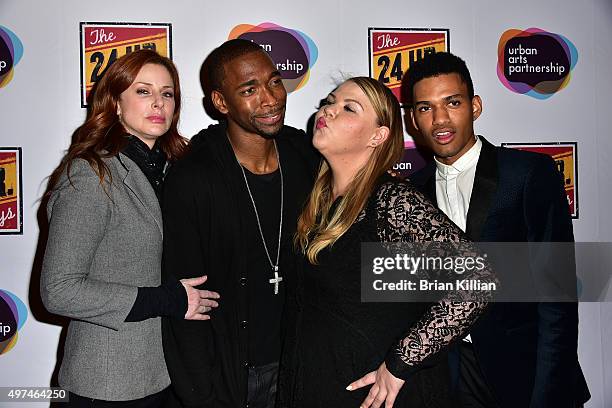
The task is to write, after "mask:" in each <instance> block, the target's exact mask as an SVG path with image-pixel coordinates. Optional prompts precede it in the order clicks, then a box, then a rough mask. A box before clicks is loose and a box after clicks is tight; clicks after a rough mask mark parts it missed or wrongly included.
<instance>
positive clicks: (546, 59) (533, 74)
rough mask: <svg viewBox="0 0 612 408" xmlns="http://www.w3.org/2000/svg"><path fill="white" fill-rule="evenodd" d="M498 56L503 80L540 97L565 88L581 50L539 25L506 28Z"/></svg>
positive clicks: (506, 85) (545, 97)
mask: <svg viewBox="0 0 612 408" xmlns="http://www.w3.org/2000/svg"><path fill="white" fill-rule="evenodd" d="M497 55H498V59H497V76H498V77H499V80H500V81H501V83H502V84H503V85H504V86H505V87H506V88H508V89H509V90H511V91H513V92H516V93H520V94H525V95H529V96H531V97H533V98H536V99H548V98H550V97H551V96H552V95H554V94H555V93H557V92H559V91H560V90H561V89H563V88H565V87H566V86H567V85H568V84H569V81H570V78H571V73H572V70H573V69H574V67H575V66H576V62H578V51H577V50H576V47H575V46H574V44H572V42H571V41H570V40H568V39H567V38H565V37H564V36H562V35H560V34H555V33H550V32H548V31H544V30H542V29H539V28H529V29H527V30H518V29H510V30H507V31H505V32H504V33H503V34H502V36H501V38H500V40H499V45H498V47H497Z"/></svg>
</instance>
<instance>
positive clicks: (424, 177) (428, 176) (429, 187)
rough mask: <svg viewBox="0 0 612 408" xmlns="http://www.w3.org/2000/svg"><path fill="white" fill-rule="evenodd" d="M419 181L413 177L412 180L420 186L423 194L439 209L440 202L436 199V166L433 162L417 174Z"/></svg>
mask: <svg viewBox="0 0 612 408" xmlns="http://www.w3.org/2000/svg"><path fill="white" fill-rule="evenodd" d="M417 176H418V179H416V178H414V177H415V176H414V175H413V176H411V180H412V181H413V182H414V183H415V184H416V185H417V186H420V187H419V189H420V190H421V192H422V193H423V194H424V195H425V196H426V197H427V198H429V199H430V200H431V202H432V203H433V204H434V205H435V206H436V208H437V207H438V202H437V198H436V164H435V162H434V161H433V160H432V161H431V162H429V163H427V164H426V165H425V167H424V168H423V170H421V171H420V172H418V173H417Z"/></svg>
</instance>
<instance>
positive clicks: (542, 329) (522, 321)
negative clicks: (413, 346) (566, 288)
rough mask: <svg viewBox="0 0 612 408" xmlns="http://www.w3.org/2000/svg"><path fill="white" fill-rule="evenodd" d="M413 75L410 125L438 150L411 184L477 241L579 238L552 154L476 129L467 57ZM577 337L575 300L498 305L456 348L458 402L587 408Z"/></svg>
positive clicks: (477, 102) (418, 67)
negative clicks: (507, 143)
mask: <svg viewBox="0 0 612 408" xmlns="http://www.w3.org/2000/svg"><path fill="white" fill-rule="evenodd" d="M407 75H408V77H407V78H408V82H407V85H408V89H407V91H408V95H410V96H411V97H412V104H411V108H410V115H411V119H412V124H413V125H414V127H415V128H416V130H418V131H419V132H420V133H421V136H422V140H423V143H424V144H425V145H426V146H427V147H429V148H430V149H431V150H432V151H433V153H434V161H433V162H432V163H430V164H429V165H428V166H426V167H425V168H424V169H422V170H421V171H419V172H418V173H416V174H414V175H413V176H412V181H413V182H414V183H415V184H416V185H417V186H418V187H419V188H421V190H422V191H423V192H424V193H425V194H426V195H428V196H429V197H430V198H431V199H432V201H433V202H434V203H436V204H437V205H438V207H439V208H440V209H441V210H442V211H444V213H446V214H447V215H448V216H449V218H450V219H451V220H452V221H453V222H455V223H456V224H457V225H458V226H459V227H460V228H462V229H463V230H464V231H465V232H466V234H467V235H468V236H469V237H470V238H471V239H472V240H474V241H481V242H573V240H574V236H573V230H572V220H571V217H570V215H569V210H568V204H567V199H566V196H565V193H564V191H563V184H562V181H561V177H560V175H559V173H558V172H557V171H556V168H555V165H554V162H553V160H552V159H551V158H550V157H548V156H546V155H541V154H536V153H530V152H523V151H518V150H513V149H505V148H500V147H495V146H493V145H492V144H490V143H489V142H488V141H487V140H485V139H484V138H483V137H482V136H476V135H475V133H474V129H473V122H474V121H475V120H476V119H477V118H478V117H479V116H480V114H481V112H482V100H481V98H480V97H479V96H478V95H474V87H473V84H472V80H471V77H470V73H469V71H468V69H467V67H466V65H465V62H464V61H463V60H461V59H460V58H458V57H456V56H454V55H452V54H450V53H435V54H431V55H428V56H426V57H425V58H423V59H422V60H420V61H418V62H415V63H413V64H412V66H411V67H410V70H409V71H408V74H407ZM546 264H547V263H544V265H543V267H544V268H546ZM548 266H549V267H550V265H548ZM502 284H503V282H502ZM577 343H578V307H577V304H576V303H573V302H566V303H553V302H542V303H495V304H492V305H491V307H490V309H489V311H488V313H486V314H485V315H483V316H482V317H481V318H480V319H479V321H478V322H477V323H476V324H475V325H474V327H472V329H471V330H470V333H469V335H468V336H467V337H466V338H465V339H463V340H462V341H460V342H458V344H457V345H456V346H455V347H454V350H453V352H452V353H451V357H452V358H450V361H451V369H452V371H453V374H454V377H455V378H456V393H457V401H458V406H460V407H462V408H467V407H470V408H471V407H479V408H485V407H486V408H494V407H498V408H523V407H530V408H544V407H547V408H548V407H550V408H561V407H568V408H569V407H572V408H574V407H580V406H582V404H583V403H584V402H585V401H586V400H588V399H589V397H590V394H589V392H588V388H587V386H586V382H585V380H584V376H583V375H582V371H581V369H580V365H579V364H578V357H577V345H578V344H577Z"/></svg>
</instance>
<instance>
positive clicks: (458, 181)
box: [434, 136, 482, 343]
mask: <svg viewBox="0 0 612 408" xmlns="http://www.w3.org/2000/svg"><path fill="white" fill-rule="evenodd" d="M481 149H482V141H481V140H480V139H479V138H478V136H476V143H475V144H474V146H472V147H470V150H468V151H467V152H465V153H464V154H463V156H461V157H460V158H459V159H457V161H456V162H454V163H453V164H451V165H447V164H444V163H440V162H439V161H438V160H437V159H435V158H434V160H435V161H436V169H437V170H436V200H437V202H438V207H439V208H440V210H442V211H443V212H444V214H446V215H447V216H448V218H450V219H451V221H453V222H454V223H455V224H457V226H458V227H459V228H461V230H462V231H463V232H465V226H466V220H467V213H468V210H469V208H470V197H471V196H472V189H473V188H474V177H475V176H476V164H477V163H478V158H479V157H480V150H481ZM463 340H464V341H468V342H470V343H471V342H472V337H471V336H470V335H469V334H468V335H467V336H465V337H464V338H463Z"/></svg>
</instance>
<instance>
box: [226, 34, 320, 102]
mask: <svg viewBox="0 0 612 408" xmlns="http://www.w3.org/2000/svg"><path fill="white" fill-rule="evenodd" d="M235 38H242V39H245V40H249V41H253V42H255V43H257V44H258V45H259V46H260V47H261V48H262V49H263V50H265V51H267V52H268V54H270V57H271V58H272V61H274V63H275V64H276V67H277V69H278V70H279V71H280V73H281V76H282V77H283V84H284V85H285V88H286V89H287V92H293V91H297V90H298V89H300V88H301V87H303V86H304V85H306V82H308V79H309V78H310V69H311V68H312V66H313V65H314V64H315V62H316V61H317V57H318V49H317V46H316V45H315V43H314V42H313V41H312V39H311V38H310V37H308V36H307V35H306V34H304V33H303V32H301V31H298V30H292V29H289V28H285V27H281V26H279V25H277V24H274V23H261V24H259V25H257V26H255V25H252V24H240V25H238V26H236V27H234V28H233V29H232V31H231V32H230V34H229V37H228V39H230V40H232V39H235Z"/></svg>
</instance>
